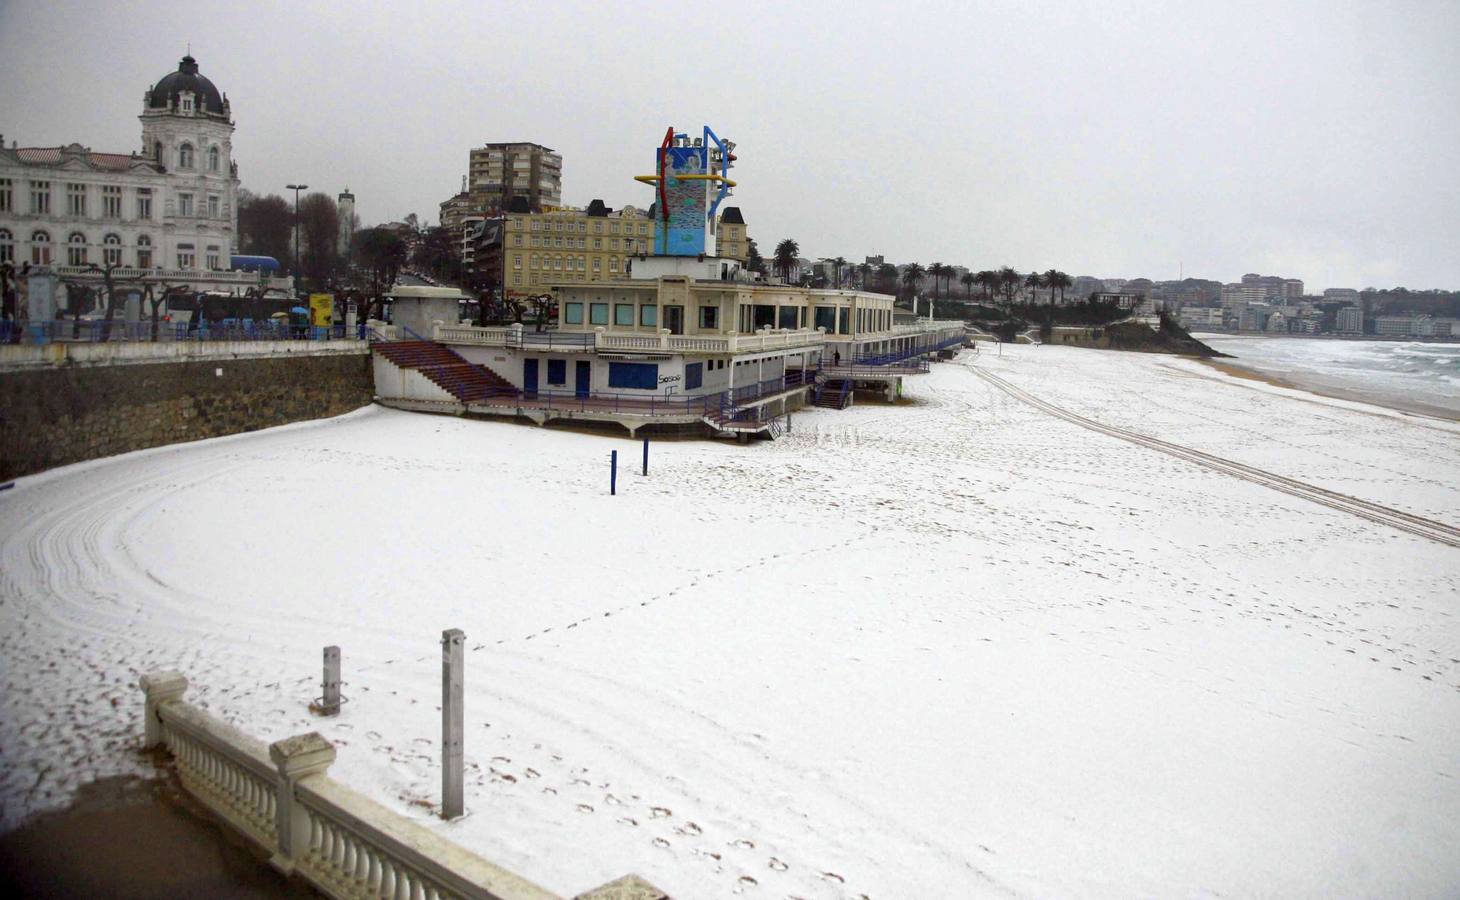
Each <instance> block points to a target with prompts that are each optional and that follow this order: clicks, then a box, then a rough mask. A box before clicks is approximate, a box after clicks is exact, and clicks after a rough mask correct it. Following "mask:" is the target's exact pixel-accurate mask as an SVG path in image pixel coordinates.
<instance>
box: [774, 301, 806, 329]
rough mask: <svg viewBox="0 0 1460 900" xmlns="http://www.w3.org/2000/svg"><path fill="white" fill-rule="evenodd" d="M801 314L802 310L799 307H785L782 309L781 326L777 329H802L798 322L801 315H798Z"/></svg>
mask: <svg viewBox="0 0 1460 900" xmlns="http://www.w3.org/2000/svg"><path fill="white" fill-rule="evenodd" d="M800 312H801V310H800V308H799V307H795V306H783V307H781V321H780V324H779V325H777V326H776V327H777V328H784V329H786V330H787V331H795V330H796V329H797V328H798V327H800V323H799V322H798V321H797V320H798V319H799V318H800V317H799V315H798V313H800Z"/></svg>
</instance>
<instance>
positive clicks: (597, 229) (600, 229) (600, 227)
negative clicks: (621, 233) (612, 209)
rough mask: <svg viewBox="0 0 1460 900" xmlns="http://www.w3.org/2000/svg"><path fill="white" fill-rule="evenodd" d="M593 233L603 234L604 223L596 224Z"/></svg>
mask: <svg viewBox="0 0 1460 900" xmlns="http://www.w3.org/2000/svg"><path fill="white" fill-rule="evenodd" d="M593 233H594V234H603V223H602V222H594V223H593Z"/></svg>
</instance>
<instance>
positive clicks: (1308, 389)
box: [1197, 356, 1460, 422]
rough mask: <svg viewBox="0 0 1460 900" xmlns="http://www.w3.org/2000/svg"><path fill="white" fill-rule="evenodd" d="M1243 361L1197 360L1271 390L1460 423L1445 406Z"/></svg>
mask: <svg viewBox="0 0 1460 900" xmlns="http://www.w3.org/2000/svg"><path fill="white" fill-rule="evenodd" d="M1240 359H1241V358H1240V357H1236V356H1229V357H1227V358H1224V359H1198V360H1197V361H1198V362H1201V363H1203V364H1205V365H1208V366H1211V367H1212V368H1214V369H1216V370H1217V371H1219V372H1221V373H1222V374H1224V375H1230V376H1232V377H1233V378H1240V379H1242V380H1244V381H1256V382H1260V383H1262V384H1266V385H1270V386H1272V387H1279V388H1284V389H1286V390H1290V391H1301V392H1303V393H1305V394H1312V395H1314V396H1315V397H1326V398H1328V399H1330V400H1346V401H1348V402H1350V403H1363V404H1366V405H1368V406H1376V407H1379V408H1380V409H1386V410H1389V411H1391V412H1397V413H1404V414H1405V415H1411V416H1421V417H1423V418H1427V419H1441V420H1443V421H1446V422H1460V412H1456V411H1455V410H1452V409H1446V408H1444V407H1443V406H1433V405H1430V404H1428V403H1418V402H1414V401H1401V400H1397V399H1395V398H1394V397H1390V396H1386V395H1382V394H1371V393H1365V392H1363V391H1356V390H1349V389H1345V388H1341V387H1335V386H1334V385H1331V384H1317V383H1314V382H1312V381H1308V380H1305V379H1304V378H1303V377H1302V375H1301V374H1298V375H1297V376H1296V377H1294V375H1293V373H1288V374H1287V375H1274V374H1273V373H1271V372H1267V371H1264V370H1262V369H1259V368H1257V367H1256V366H1253V365H1252V364H1250V363H1249V364H1247V365H1243V364H1242V362H1241V361H1240Z"/></svg>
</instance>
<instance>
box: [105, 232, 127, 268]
mask: <svg viewBox="0 0 1460 900" xmlns="http://www.w3.org/2000/svg"><path fill="white" fill-rule="evenodd" d="M101 261H102V262H103V263H105V264H106V265H109V266H120V265H121V264H122V239H121V238H120V237H118V236H117V235H115V234H109V235H107V236H106V237H104V238H102V239H101Z"/></svg>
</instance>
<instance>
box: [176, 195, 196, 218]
mask: <svg viewBox="0 0 1460 900" xmlns="http://www.w3.org/2000/svg"><path fill="white" fill-rule="evenodd" d="M177 214H178V215H180V216H190V215H192V214H193V195H192V194H178V195H177Z"/></svg>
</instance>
